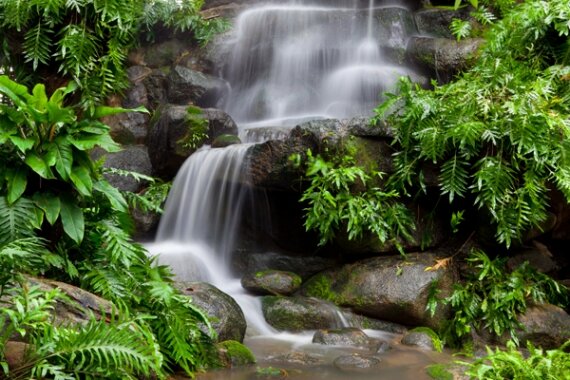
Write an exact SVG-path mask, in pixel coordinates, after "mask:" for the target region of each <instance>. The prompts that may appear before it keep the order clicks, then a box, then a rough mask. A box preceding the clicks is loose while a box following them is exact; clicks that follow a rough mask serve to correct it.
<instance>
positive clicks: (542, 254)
mask: <svg viewBox="0 0 570 380" xmlns="http://www.w3.org/2000/svg"><path fill="white" fill-rule="evenodd" d="M535 244H536V245H535V247H534V248H530V249H526V250H524V251H522V252H519V253H517V254H515V255H514V256H511V257H509V260H508V261H507V269H508V270H509V271H513V270H515V269H517V268H518V267H520V266H521V265H523V264H524V263H525V262H528V264H529V265H530V267H532V268H534V269H536V270H537V271H539V272H541V273H546V274H548V273H553V272H556V271H557V270H559V269H560V267H559V266H558V263H557V262H556V261H555V260H554V259H553V257H552V253H550V251H549V250H548V248H547V247H546V246H545V245H543V244H541V243H538V242H535Z"/></svg>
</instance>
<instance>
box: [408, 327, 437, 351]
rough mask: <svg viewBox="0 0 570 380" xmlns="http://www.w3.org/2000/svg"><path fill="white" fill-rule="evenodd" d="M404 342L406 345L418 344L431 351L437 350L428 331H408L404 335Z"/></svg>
mask: <svg viewBox="0 0 570 380" xmlns="http://www.w3.org/2000/svg"><path fill="white" fill-rule="evenodd" d="M402 344H404V345H406V346H416V347H420V348H423V349H425V350H429V351H435V350H436V349H435V346H434V344H433V339H432V337H431V336H430V335H429V334H428V333H426V332H421V331H414V330H412V331H408V332H407V333H406V334H405V335H404V336H403V337H402Z"/></svg>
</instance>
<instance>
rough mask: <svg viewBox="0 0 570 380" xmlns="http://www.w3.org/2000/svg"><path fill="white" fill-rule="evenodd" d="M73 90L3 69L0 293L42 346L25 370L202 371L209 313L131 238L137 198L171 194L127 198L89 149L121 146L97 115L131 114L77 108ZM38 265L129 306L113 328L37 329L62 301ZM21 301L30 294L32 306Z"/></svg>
mask: <svg viewBox="0 0 570 380" xmlns="http://www.w3.org/2000/svg"><path fill="white" fill-rule="evenodd" d="M75 87H76V86H75V85H73V84H72V85H70V86H68V87H66V88H60V89H57V90H56V91H54V93H53V94H52V95H51V96H50V97H48V96H47V94H46V92H45V88H44V86H43V85H37V86H35V87H34V89H33V90H32V92H29V90H28V89H27V88H26V87H25V86H22V85H19V84H17V83H15V82H13V81H11V80H10V79H8V77H6V76H0V93H1V94H2V96H3V97H4V100H5V104H2V105H0V144H1V145H0V160H2V161H3V162H4V163H5V165H3V166H2V168H1V169H0V237H1V239H0V264H1V265H2V268H3V271H2V275H1V276H0V280H1V283H0V290H2V292H3V293H2V294H4V295H10V296H11V298H10V299H11V302H10V304H11V307H9V308H7V309H5V310H3V313H4V317H3V318H4V320H5V321H8V324H9V326H11V327H10V328H11V329H14V331H17V332H18V333H19V334H20V335H22V336H24V335H26V334H27V335H28V336H29V338H30V339H32V343H33V344H32V347H34V348H35V350H34V352H32V353H30V356H29V359H30V360H31V362H30V364H29V365H26V366H25V368H23V369H22V371H23V372H22V373H24V375H22V376H28V377H29V376H36V375H37V376H39V374H41V376H46V374H48V373H49V374H50V376H54V377H55V378H61V379H63V378H72V377H69V376H72V375H73V374H77V373H76V372H74V371H79V372H81V373H84V374H87V375H89V376H99V377H104V378H129V376H131V375H132V376H134V375H136V374H137V373H139V372H141V373H145V374H148V373H149V372H154V373H156V374H158V375H160V374H161V373H162V372H164V370H165V369H166V368H171V367H174V366H176V367H181V368H182V369H184V370H185V371H186V372H187V373H189V374H192V373H193V372H194V371H195V370H196V369H198V368H200V367H202V366H204V365H206V363H207V360H208V349H209V340H208V338H207V336H205V335H204V334H203V333H202V332H201V330H200V329H199V327H198V324H200V323H202V324H204V325H205V326H208V325H209V322H208V320H207V317H206V316H205V315H204V314H203V313H202V312H201V311H200V310H199V309H197V308H196V307H195V306H193V304H192V303H191V301H190V299H189V298H187V297H184V296H182V295H181V294H180V293H179V292H178V291H176V290H175V289H174V288H173V287H172V286H171V284H170V283H171V281H172V279H171V277H172V275H171V273H170V272H169V271H168V270H167V268H165V267H163V266H159V265H157V264H156V262H155V259H154V258H150V257H149V256H148V255H147V252H146V251H145V250H144V248H143V247H142V246H141V245H139V244H136V243H134V242H133V241H131V239H130V235H129V231H130V226H131V223H130V221H129V216H128V202H127V199H131V200H132V201H134V202H135V203H137V204H139V205H143V206H144V207H146V208H147V209H153V210H158V209H159V208H160V206H159V205H160V201H162V200H160V201H159V200H158V199H157V198H153V197H140V196H137V195H135V194H130V195H129V197H125V196H124V194H123V193H121V192H119V191H118V190H116V189H115V188H113V187H112V186H111V185H110V184H109V183H108V182H107V181H106V180H105V178H104V177H103V173H102V170H101V168H100V167H99V166H97V165H96V164H95V163H94V162H92V160H91V159H90V157H89V155H88V152H87V151H88V150H89V149H92V148H94V147H101V148H104V149H106V150H109V151H114V150H117V149H118V146H117V145H116V144H115V143H114V142H113V141H112V140H111V138H110V137H109V127H108V126H106V125H104V124H102V123H101V122H100V121H98V118H99V117H101V116H105V115H108V114H114V113H118V112H125V111H132V110H125V109H120V108H109V107H94V108H93V111H92V112H83V113H82V114H81V116H79V115H78V113H77V112H76V109H74V108H73V107H70V106H65V99H66V96H73V90H74V88H75ZM153 199H154V200H156V201H157V202H156V203H158V205H157V204H154V203H155V202H153ZM38 272H41V273H44V274H46V275H49V276H50V277H52V278H53V277H55V278H59V279H63V280H66V281H68V282H71V283H76V284H78V285H81V286H82V287H84V288H86V289H88V290H91V291H93V292H95V293H97V294H99V295H102V296H104V297H105V298H107V299H109V300H111V301H113V302H114V303H115V305H116V306H117V308H118V310H120V312H118V314H117V315H116V316H110V317H112V319H113V321H114V322H113V323H111V324H109V325H106V324H105V323H103V322H97V321H92V323H90V324H89V325H88V326H86V327H85V328H77V327H73V326H70V327H66V328H46V324H47V323H48V319H46V318H43V319H42V318H40V319H39V320H33V321H32V322H33V323H34V324H33V325H32V326H27V325H26V324H27V323H28V322H26V321H28V320H29V319H30V318H32V317H33V315H36V313H43V315H45V313H47V312H48V311H49V310H50V309H53V301H54V300H55V299H57V298H58V297H59V295H58V294H40V293H41V292H39V291H38V290H37V289H35V290H34V289H31V290H30V289H26V285H25V281H24V280H23V279H22V277H21V274H22V273H30V274H36V273H38ZM18 287H20V288H21V289H22V291H21V292H20V293H18V291H17V288H18ZM15 289H16V290H15ZM22 292H23V293H22ZM18 297H24V298H25V299H24V301H22V304H23V305H24V307H20V306H19V303H18V302H19V301H18ZM26 297H28V298H29V297H32V298H31V299H28V298H26ZM30 305H32V306H33V305H37V308H39V309H38V310H35V309H34V310H29V312H30V313H32V317H30V316H28V315H27V314H26V313H28V309H26V308H27V307H30ZM34 307H35V306H34ZM129 315H131V317H129ZM33 318H35V317H33ZM22 321H24V322H22ZM36 322H37V323H36ZM22 326H24V327H22ZM28 327H29V328H28ZM28 330H29V331H35V332H29V331H28ZM36 333H37V335H34V334H36ZM111 335H112V336H111ZM4 338H5V340H6V339H8V338H10V334H8V335H6V336H5V337H4ZM34 339H37V341H36V340H34ZM5 340H4V342H0V343H5ZM96 342H100V345H97V344H96ZM143 343H145V344H144V347H142V346H143ZM82 345H83V346H82ZM91 345H94V347H91ZM72 346H76V347H84V350H83V351H74V349H71V348H70V347H72ZM133 347H136V350H131V348H133ZM44 348H45V350H44ZM42 350H44V351H42ZM99 350H102V351H99ZM107 350H109V351H107ZM141 350H142V351H141ZM131 354H132V356H130V355H131ZM115 356H117V357H116V358H115ZM109 361H113V363H109ZM46 366H47V367H46ZM48 367H49V368H48ZM46 368H47V369H46ZM6 370H7V367H4V371H6ZM46 371H47V372H46ZM57 371H60V372H61V374H60V373H59V372H58V373H56V372H57ZM97 371H99V372H97ZM101 371H103V372H104V373H103V372H101ZM105 371H107V372H105ZM63 373H67V374H68V375H65V376H68V377H65V376H64V375H63ZM18 376H19V375H18ZM132 376H131V377H132Z"/></svg>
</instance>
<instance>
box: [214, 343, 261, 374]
mask: <svg viewBox="0 0 570 380" xmlns="http://www.w3.org/2000/svg"><path fill="white" fill-rule="evenodd" d="M216 347H217V348H218V355H219V358H220V362H221V363H222V367H224V368H235V367H242V366H245V365H250V364H255V356H253V353H252V352H251V350H250V349H249V348H247V347H246V346H244V345H243V344H241V343H240V342H236V341H235V340H226V341H224V342H221V343H218V344H216Z"/></svg>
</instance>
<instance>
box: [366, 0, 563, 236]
mask: <svg viewBox="0 0 570 380" xmlns="http://www.w3.org/2000/svg"><path fill="white" fill-rule="evenodd" d="M569 9H570V4H569V2H568V0H553V1H539V0H533V1H526V2H524V3H522V4H518V5H516V6H514V7H512V10H510V11H507V12H506V13H505V14H504V18H503V19H501V20H499V21H497V22H496V23H495V24H493V25H492V26H491V27H490V29H489V30H488V32H487V34H486V40H487V42H486V44H485V45H484V47H483V49H482V51H481V52H480V56H479V59H478V60H477V63H476V64H475V65H474V67H472V68H471V69H470V70H468V71H467V72H465V73H463V74H461V75H460V76H458V77H457V78H456V79H455V80H454V81H452V82H451V83H449V84H446V85H437V84H434V87H435V88H434V89H433V90H425V89H422V88H420V87H419V86H416V85H414V84H412V83H411V82H410V81H409V80H408V79H402V80H401V82H400V87H399V90H400V92H399V94H398V95H391V96H390V97H389V100H388V101H386V102H385V103H384V104H382V105H381V106H380V107H378V109H377V110H376V112H377V120H378V119H381V118H383V117H384V116H385V115H386V112H387V111H390V116H388V120H389V123H390V125H392V126H393V127H394V132H395V148H396V149H397V153H396V154H395V156H394V164H395V173H394V174H393V175H392V176H391V177H390V178H388V187H387V191H391V190H396V191H399V192H401V193H409V194H416V193H417V192H421V191H422V190H424V189H425V186H424V182H423V179H424V173H423V167H424V166H425V165H424V164H426V163H430V164H435V165H437V166H438V167H439V170H440V174H439V187H440V192H441V195H442V196H445V197H446V198H447V199H448V200H449V203H450V204H451V206H452V207H454V208H455V209H456V211H461V210H462V209H463V208H464V207H465V205H466V204H469V203H471V204H472V205H473V206H474V207H475V208H476V209H478V210H480V212H481V213H483V215H484V216H485V217H487V218H490V219H491V220H492V221H493V223H494V225H495V227H496V238H497V240H498V241H499V242H501V243H504V244H505V245H506V246H510V245H511V244H512V243H513V241H517V240H520V239H521V238H522V236H523V234H524V233H525V232H526V231H528V230H529V229H531V228H540V227H541V225H542V223H543V222H545V220H546V219H547V218H548V213H547V211H548V207H549V202H550V194H551V192H552V189H556V190H557V191H559V192H561V193H562V194H564V196H565V197H566V199H567V200H569V199H570V123H569V120H568V114H569V113H570V81H569V77H570V43H569V41H570V40H569V39H568V35H569V33H570V23H569V20H570V12H569Z"/></svg>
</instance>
